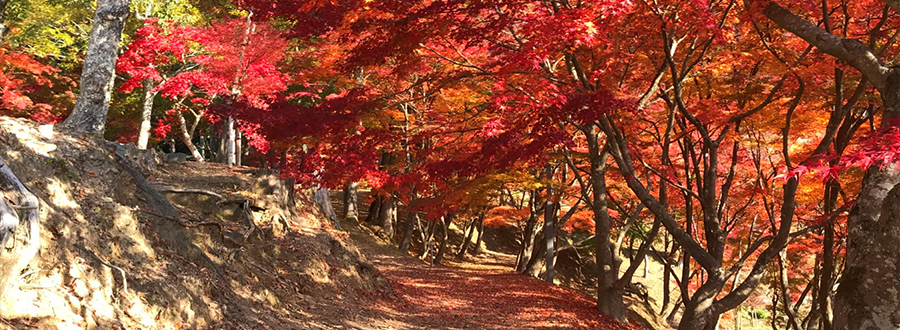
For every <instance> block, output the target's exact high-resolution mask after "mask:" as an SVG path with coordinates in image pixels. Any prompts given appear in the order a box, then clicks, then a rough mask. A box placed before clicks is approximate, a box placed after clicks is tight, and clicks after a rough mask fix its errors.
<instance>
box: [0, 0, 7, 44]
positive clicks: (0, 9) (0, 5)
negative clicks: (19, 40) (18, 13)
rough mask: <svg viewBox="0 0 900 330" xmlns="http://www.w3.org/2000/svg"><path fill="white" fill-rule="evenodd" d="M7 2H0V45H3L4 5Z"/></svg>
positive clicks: (0, 0) (4, 33) (4, 34)
mask: <svg viewBox="0 0 900 330" xmlns="http://www.w3.org/2000/svg"><path fill="white" fill-rule="evenodd" d="M7 3H9V2H8V1H7V0H0V44H2V43H3V37H5V36H6V5H7Z"/></svg>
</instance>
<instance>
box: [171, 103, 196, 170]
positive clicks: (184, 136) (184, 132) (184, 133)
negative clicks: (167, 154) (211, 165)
mask: <svg viewBox="0 0 900 330" xmlns="http://www.w3.org/2000/svg"><path fill="white" fill-rule="evenodd" d="M175 117H176V118H177V119H178V127H179V128H180V129H181V134H180V135H179V137H180V138H181V142H182V143H184V145H186V146H187V148H188V150H190V151H191V155H192V156H194V159H196V160H197V161H198V162H202V161H203V155H202V154H200V151H199V150H197V146H195V145H194V142H193V141H191V133H190V131H188V128H187V123H186V122H185V120H184V115H183V114H182V113H181V111H179V110H175Z"/></svg>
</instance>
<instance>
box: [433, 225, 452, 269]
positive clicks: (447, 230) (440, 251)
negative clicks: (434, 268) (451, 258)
mask: <svg viewBox="0 0 900 330" xmlns="http://www.w3.org/2000/svg"><path fill="white" fill-rule="evenodd" d="M451 222H453V217H452V216H447V217H444V221H441V233H442V234H443V237H441V246H440V248H438V252H437V255H436V256H435V257H434V263H435V264H437V265H440V264H441V261H443V260H444V254H445V253H447V246H449V245H450V244H447V239H448V238H450V223H451Z"/></svg>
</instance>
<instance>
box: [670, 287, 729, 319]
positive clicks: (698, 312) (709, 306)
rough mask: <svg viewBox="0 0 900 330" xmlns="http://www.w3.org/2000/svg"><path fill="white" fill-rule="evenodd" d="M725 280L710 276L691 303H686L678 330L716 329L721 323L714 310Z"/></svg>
mask: <svg viewBox="0 0 900 330" xmlns="http://www.w3.org/2000/svg"><path fill="white" fill-rule="evenodd" d="M724 285H725V282H724V281H723V280H721V279H717V278H710V279H709V280H707V282H706V283H704V284H703V285H702V286H700V288H698V289H697V291H696V292H695V293H694V296H693V297H691V301H690V303H686V304H685V309H684V315H683V316H682V317H681V321H680V322H678V330H714V329H716V328H718V325H719V314H716V313H715V311H714V310H713V303H714V302H715V300H716V294H717V293H718V292H719V291H721V289H722V287H723V286H724Z"/></svg>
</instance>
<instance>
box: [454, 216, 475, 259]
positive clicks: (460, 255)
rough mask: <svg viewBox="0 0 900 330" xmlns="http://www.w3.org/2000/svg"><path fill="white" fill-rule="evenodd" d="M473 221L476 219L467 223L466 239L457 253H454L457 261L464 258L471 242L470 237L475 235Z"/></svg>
mask: <svg viewBox="0 0 900 330" xmlns="http://www.w3.org/2000/svg"><path fill="white" fill-rule="evenodd" d="M475 221H478V219H472V221H471V222H469V225H468V226H466V228H467V229H466V231H465V234H466V237H465V238H463V241H462V244H460V245H459V251H456V257H457V258H459V259H462V258H463V257H465V256H466V252H467V251H468V250H469V244H470V243H471V242H472V235H474V233H475Z"/></svg>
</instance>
